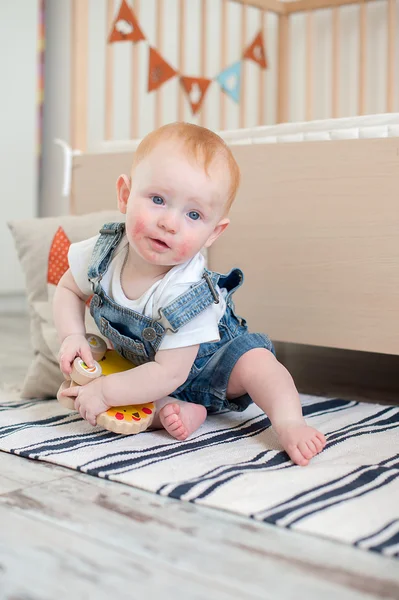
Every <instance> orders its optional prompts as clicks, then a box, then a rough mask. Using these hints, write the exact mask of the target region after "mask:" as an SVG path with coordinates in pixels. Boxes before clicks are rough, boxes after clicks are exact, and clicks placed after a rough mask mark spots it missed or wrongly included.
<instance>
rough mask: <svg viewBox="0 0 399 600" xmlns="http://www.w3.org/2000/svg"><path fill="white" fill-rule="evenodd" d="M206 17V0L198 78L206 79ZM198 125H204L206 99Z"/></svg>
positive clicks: (203, 13) (202, 14)
mask: <svg viewBox="0 0 399 600" xmlns="http://www.w3.org/2000/svg"><path fill="white" fill-rule="evenodd" d="M206 17H207V0H202V2H201V25H200V26H201V30H200V76H201V77H206V59H207V48H208V37H207V35H206ZM199 122H200V125H202V126H203V127H204V126H205V123H206V97H205V99H204V101H203V103H202V106H201V110H200V115H199Z"/></svg>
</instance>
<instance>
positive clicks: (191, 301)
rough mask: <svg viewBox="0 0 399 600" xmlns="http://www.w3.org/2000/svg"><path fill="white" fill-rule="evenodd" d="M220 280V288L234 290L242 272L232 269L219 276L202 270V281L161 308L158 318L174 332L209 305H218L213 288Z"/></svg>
mask: <svg viewBox="0 0 399 600" xmlns="http://www.w3.org/2000/svg"><path fill="white" fill-rule="evenodd" d="M222 279H223V285H222V286H221V287H227V289H228V291H230V290H233V289H236V288H237V287H239V286H240V285H241V283H242V279H243V275H242V271H240V269H232V270H231V271H230V273H228V275H221V274H220V273H216V272H214V271H209V270H208V269H204V272H203V275H202V279H201V280H200V281H199V282H198V283H196V284H194V285H193V286H192V287H190V289H189V290H187V292H184V294H181V295H180V296H178V297H177V298H175V300H173V302H171V303H170V304H168V305H167V306H166V307H165V308H161V309H160V310H159V313H160V316H161V317H164V318H165V319H166V320H167V321H168V322H169V325H170V328H171V330H172V331H173V332H176V331H177V330H178V329H180V327H183V325H186V324H187V323H188V322H189V321H191V320H192V319H194V318H195V317H197V316H198V315H199V314H200V313H201V312H203V311H204V310H205V309H206V308H208V306H210V305H211V304H213V303H215V304H219V294H218V292H217V291H216V289H215V287H216V286H217V285H218V283H219V285H220V283H221V280H222ZM226 284H227V285H226ZM186 307H187V308H186Z"/></svg>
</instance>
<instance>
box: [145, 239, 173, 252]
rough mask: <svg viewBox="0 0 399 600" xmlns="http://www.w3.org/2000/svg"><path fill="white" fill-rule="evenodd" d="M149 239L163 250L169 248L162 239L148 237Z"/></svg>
mask: <svg viewBox="0 0 399 600" xmlns="http://www.w3.org/2000/svg"><path fill="white" fill-rule="evenodd" d="M150 240H151V241H152V242H153V243H154V244H156V245H158V246H160V247H161V248H164V249H165V250H167V249H169V246H168V244H166V243H165V242H163V241H162V240H158V239H157V238H150Z"/></svg>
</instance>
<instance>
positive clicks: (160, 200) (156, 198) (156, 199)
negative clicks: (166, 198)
mask: <svg viewBox="0 0 399 600" xmlns="http://www.w3.org/2000/svg"><path fill="white" fill-rule="evenodd" d="M151 200H152V201H153V203H154V204H158V205H160V204H163V198H161V196H151Z"/></svg>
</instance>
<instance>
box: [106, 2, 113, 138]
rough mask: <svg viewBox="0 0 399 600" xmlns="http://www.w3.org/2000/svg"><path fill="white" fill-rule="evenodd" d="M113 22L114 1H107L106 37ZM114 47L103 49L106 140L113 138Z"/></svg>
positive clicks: (111, 45)
mask: <svg viewBox="0 0 399 600" xmlns="http://www.w3.org/2000/svg"><path fill="white" fill-rule="evenodd" d="M113 21H114V0H107V35H108V34H109V32H110V31H111V27H112V23H113ZM113 117H114V45H113V44H107V47H106V49H105V131H104V137H105V139H106V140H111V139H112V138H113V130H114V127H113V123H114V118H113Z"/></svg>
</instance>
